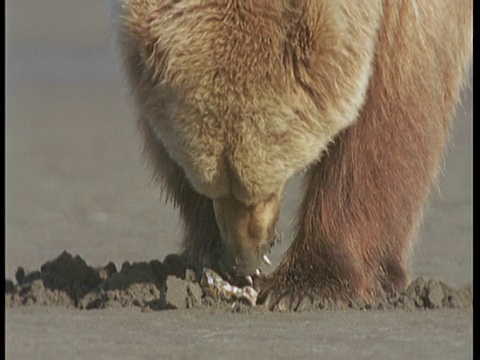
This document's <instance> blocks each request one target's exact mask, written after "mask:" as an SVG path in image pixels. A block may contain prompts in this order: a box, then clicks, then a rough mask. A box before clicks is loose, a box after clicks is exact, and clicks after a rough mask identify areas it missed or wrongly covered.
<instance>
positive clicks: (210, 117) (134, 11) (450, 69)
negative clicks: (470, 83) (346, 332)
mask: <svg viewBox="0 0 480 360" xmlns="http://www.w3.org/2000/svg"><path fill="white" fill-rule="evenodd" d="M109 2H110V7H111V10H112V23H113V24H114V25H115V36H116V40H117V44H118V48H119V52H120V55H121V59H122V61H123V62H122V63H123V70H124V73H125V75H126V79H127V82H128V86H129V88H130V89H131V92H132V97H133V99H134V101H135V104H136V109H137V112H138V125H139V128H140V130H141V133H142V136H143V140H144V145H145V153H146V156H147V157H148V158H149V159H150V161H151V164H152V166H153V169H154V174H155V178H156V179H158V181H159V183H160V184H161V185H162V188H163V190H164V194H165V196H166V199H167V200H168V201H171V202H172V203H173V205H174V206H175V207H178V209H179V212H180V216H181V219H182V221H183V225H184V240H183V252H182V254H183V256H184V258H185V259H186V260H187V261H188V263H189V264H190V265H191V266H194V267H195V268H196V269H198V270H199V271H201V269H202V268H203V267H210V268H213V269H215V270H217V271H219V272H220V273H222V274H223V275H224V276H227V277H228V278H229V279H234V281H236V282H238V283H240V282H241V281H243V280H241V279H249V280H251V276H252V275H254V274H255V273H256V272H257V268H258V266H259V264H260V263H261V261H266V262H269V260H268V258H267V257H266V254H267V253H268V252H269V250H270V249H271V247H272V246H273V244H274V243H275V227H276V223H277V219H278V216H279V208H280V204H281V201H282V194H283V191H284V186H285V183H286V182H287V180H288V179H289V178H291V177H292V176H293V175H294V174H297V173H299V172H304V174H305V175H304V182H305V186H304V197H303V201H302V204H301V206H300V209H299V211H298V215H297V223H296V234H295V237H294V240H293V243H292V245H291V246H290V248H289V249H288V250H287V252H286V254H285V255H284V257H283V259H282V260H281V262H280V264H279V265H278V267H277V268H276V269H275V270H274V271H273V272H272V273H271V274H269V275H267V276H263V277H259V278H258V279H259V280H258V282H256V286H259V288H260V295H259V303H264V304H265V305H266V306H267V307H268V308H270V309H272V308H275V307H278V306H281V307H282V308H287V309H292V310H301V309H302V308H303V307H304V306H305V304H308V303H309V301H311V300H312V299H313V298H314V297H326V298H331V299H333V300H335V301H341V302H348V301H350V300H352V299H355V298H360V299H363V300H364V301H366V302H368V301H370V300H371V299H372V297H373V296H375V295H376V294H378V293H379V292H382V291H394V290H401V289H404V288H405V287H406V285H407V282H408V266H407V260H408V255H409V250H410V247H411V244H412V241H413V239H414V237H415V233H416V229H417V228H418V225H419V222H420V218H421V214H422V207H423V205H424V203H425V201H426V199H427V196H428V193H429V189H430V188H431V187H432V184H433V183H434V182H435V179H436V177H437V173H438V172H439V168H440V165H441V161H442V156H443V152H444V147H445V144H446V141H447V139H448V133H449V129H450V125H451V124H450V120H451V118H452V115H453V113H454V109H455V106H456V103H457V102H458V99H459V92H460V89H461V86H462V84H463V83H464V82H465V79H466V73H467V70H468V67H469V63H470V59H471V53H472V37H473V35H472V34H473V25H472V22H473V14H472V7H473V4H472V0H456V1H451V0H434V1H433V0H431V1H430V0H428V1H427V0H426V1H417V0H344V1H342V0H109Z"/></svg>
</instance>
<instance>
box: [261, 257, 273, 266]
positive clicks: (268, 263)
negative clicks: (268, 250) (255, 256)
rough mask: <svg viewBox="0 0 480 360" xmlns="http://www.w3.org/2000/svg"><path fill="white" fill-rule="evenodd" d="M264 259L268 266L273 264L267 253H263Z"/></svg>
mask: <svg viewBox="0 0 480 360" xmlns="http://www.w3.org/2000/svg"><path fill="white" fill-rule="evenodd" d="M262 260H263V262H264V263H265V264H267V265H268V266H270V265H272V262H271V261H270V259H269V258H268V256H267V255H263V256H262Z"/></svg>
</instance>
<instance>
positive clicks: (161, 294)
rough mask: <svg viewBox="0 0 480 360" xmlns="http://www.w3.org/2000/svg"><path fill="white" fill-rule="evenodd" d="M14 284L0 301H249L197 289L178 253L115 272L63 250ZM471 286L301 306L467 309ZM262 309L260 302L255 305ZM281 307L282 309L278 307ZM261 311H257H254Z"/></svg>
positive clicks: (417, 284)
mask: <svg viewBox="0 0 480 360" xmlns="http://www.w3.org/2000/svg"><path fill="white" fill-rule="evenodd" d="M15 279H16V283H14V282H13V281H12V280H9V279H5V305H6V306H7V307H16V306H25V305H54V306H63V307H70V308H78V309H105V308H119V307H132V306H135V307H139V308H141V309H142V310H144V311H148V310H164V309H187V308H207V309H215V310H223V311H228V312H238V313H245V312H250V311H251V310H252V306H251V305H249V304H248V303H245V302H244V301H241V300H237V301H233V302H232V301H225V300H222V299H220V298H213V297H211V296H210V295H211V294H209V292H208V291H206V289H202V287H201V286H200V282H199V279H198V278H197V277H196V276H195V273H194V272H193V271H192V270H191V269H188V268H187V266H186V264H185V262H184V261H183V259H182V258H181V257H180V256H178V255H174V254H171V255H168V256H167V257H166V258H165V259H164V261H163V262H160V261H158V260H152V261H150V262H139V263H133V264H130V263H129V262H125V263H124V264H123V265H122V267H121V269H120V271H118V270H117V267H116V266H115V264H113V263H111V262H110V263H108V264H107V265H105V266H103V267H98V268H94V267H92V266H89V265H87V263H86V262H85V260H83V259H82V258H81V257H79V256H78V255H77V256H72V255H71V254H69V253H68V252H66V251H64V252H63V253H62V254H60V255H59V256H58V257H57V258H56V259H54V260H52V261H48V262H46V263H45V264H44V265H42V266H41V268H40V271H38V270H35V271H31V272H27V271H25V269H24V268H23V267H19V268H18V269H17V271H16V274H15ZM472 300H473V289H472V286H471V285H470V286H468V287H466V288H463V289H454V288H452V287H450V286H448V285H447V284H445V283H443V282H441V281H437V280H433V279H431V280H428V281H427V280H425V279H423V278H421V277H419V278H417V279H415V280H414V281H413V282H412V283H411V284H410V285H409V286H408V288H407V289H406V290H405V291H404V292H399V293H391V294H381V295H379V296H377V297H376V298H375V299H374V301H372V302H371V303H369V304H367V303H365V302H363V301H361V300H359V301H352V302H350V303H349V304H348V305H345V304H343V303H339V302H333V301H331V300H329V299H313V301H312V300H309V301H307V303H306V304H303V305H302V309H304V310H319V309H326V310H338V309H347V308H350V309H357V310H389V309H404V310H416V309H438V308H471V307H472ZM255 309H256V310H260V309H264V307H263V306H261V307H260V306H257V307H255ZM280 310H282V309H280ZM260 311H261V310H260Z"/></svg>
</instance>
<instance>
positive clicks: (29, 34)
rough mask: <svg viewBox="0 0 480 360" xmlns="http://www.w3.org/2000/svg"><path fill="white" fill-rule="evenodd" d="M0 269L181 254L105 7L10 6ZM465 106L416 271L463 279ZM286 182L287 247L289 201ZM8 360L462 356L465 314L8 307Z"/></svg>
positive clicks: (468, 344)
mask: <svg viewBox="0 0 480 360" xmlns="http://www.w3.org/2000/svg"><path fill="white" fill-rule="evenodd" d="M6 22H7V27H6V43H7V44H6V45H7V48H6V123H5V127H6V242H5V249H6V256H5V273H6V274H5V275H6V277H8V278H10V279H13V278H14V273H15V269H16V268H17V267H18V266H20V265H21V266H24V267H25V268H26V269H30V270H33V269H38V268H39V267H40V266H41V265H42V264H43V263H45V262H46V261H48V260H51V259H53V258H55V257H56V256H58V255H59V254H60V253H61V252H62V251H63V250H67V251H68V252H70V253H72V254H78V255H80V256H81V257H83V258H84V259H85V260H86V261H87V262H88V263H89V264H91V265H93V266H100V265H105V264H107V263H108V262H109V261H113V262H114V263H116V264H117V266H120V265H121V264H122V263H123V262H124V261H126V260H128V261H131V262H133V261H149V260H152V259H159V260H162V259H163V258H164V257H165V255H167V254H169V253H172V252H175V251H176V250H177V249H178V244H179V240H180V227H179V220H178V217H177V214H176V212H175V211H174V210H173V209H172V208H171V207H170V206H169V205H164V203H163V201H160V192H159V189H158V188H157V187H155V186H154V184H152V183H151V181H150V172H149V170H148V169H147V167H146V165H145V163H144V161H143V160H142V157H141V144H140V137H139V136H138V134H137V133H136V129H135V124H134V113H133V110H132V106H131V102H130V101H129V99H128V97H127V96H126V92H125V91H124V90H123V87H122V80H121V78H120V76H119V75H118V63H117V60H116V58H115V56H114V55H113V49H112V46H111V43H110V41H109V35H108V30H107V14H106V3H105V1H99V0H84V1H76V2H73V1H72V2H66V1H61V0H43V1H41V2H39V1H34V0H22V1H17V0H8V1H7V2H6ZM462 99H463V106H462V107H461V108H459V109H458V111H457V117H456V119H455V122H454V128H453V129H454V131H453V136H452V139H451V144H450V146H449V149H448V152H447V156H446V161H445V166H444V169H443V173H442V178H441V180H440V183H439V187H438V190H437V191H434V192H433V194H432V198H431V202H430V205H429V206H428V208H427V210H426V212H425V217H424V222H423V225H422V228H421V231H420V234H419V239H418V241H417V242H416V244H415V246H414V254H413V257H412V261H411V267H412V277H416V276H425V277H427V278H430V277H432V278H435V279H439V280H442V281H445V282H447V283H448V284H450V285H452V286H458V287H459V286H464V285H467V284H469V283H471V282H472V280H473V271H472V240H473V235H472V233H473V231H472V226H473V225H472V222H473V220H472V93H471V90H466V91H464V93H463V96H462ZM298 185H299V182H298V179H294V180H293V181H292V182H291V183H290V184H289V186H288V189H287V199H286V201H285V203H284V206H283V208H282V216H281V223H280V228H281V230H282V231H283V233H284V242H283V244H282V246H279V247H278V248H276V249H275V250H274V254H273V256H272V260H274V261H278V259H279V257H280V256H281V254H282V252H283V251H284V250H285V248H286V246H288V243H289V241H288V239H289V238H290V228H291V222H292V214H294V211H295V208H296V206H297V205H298V199H299V198H298V196H299V194H298ZM5 311H6V355H7V358H8V359H52V358H65V359H67V358H68V359H90V358H96V359H141V358H146V359H149V358H154V357H155V358H169V359H184V358H185V359H187V358H192V359H193V358H195V359H212V358H225V359H226V358H233V359H266V358H278V359H290V358H323V359H375V358H378V359H401V358H408V359H430V358H431V359H471V358H472V356H473V355H472V346H473V345H472V344H473V338H472V331H473V312H472V310H471V309H470V310H456V309H440V310H429V311H413V312H405V311H367V312H364V311H353V310H352V311H324V312H316V313H301V314H282V313H266V314H226V313H222V312H210V311H200V310H188V311H159V312H146V313H142V312H141V311H139V310H138V309H136V308H129V309H116V310H113V309H111V310H91V311H80V310H68V309H64V308H59V307H58V308H57V307H40V306H33V307H23V308H7V309H6V310H5Z"/></svg>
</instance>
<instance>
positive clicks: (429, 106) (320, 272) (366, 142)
mask: <svg viewBox="0 0 480 360" xmlns="http://www.w3.org/2000/svg"><path fill="white" fill-rule="evenodd" d="M401 11H402V9H400V14H398V15H397V16H400V17H402V16H404V15H405V16H408V14H403V13H402V12H401ZM385 13H388V12H387V11H385ZM392 19H393V14H392ZM395 24H396V23H395V22H394V21H389V19H386V21H385V23H384V25H383V26H384V29H381V33H383V34H385V33H386V34H391V33H395V34H396V36H395V38H386V37H385V38H382V37H380V39H379V45H378V46H379V50H378V54H379V55H378V56H377V59H376V66H375V69H374V73H373V75H372V79H371V83H370V88H369V93H368V94H367V101H366V104H365V107H364V109H363V111H362V113H361V114H360V117H359V119H358V122H357V123H356V124H355V125H354V126H352V127H350V128H348V129H347V130H345V131H344V132H343V133H341V134H340V135H339V136H338V137H337V138H336V139H335V142H334V144H332V146H331V148H330V149H329V151H328V153H327V154H325V155H324V157H323V158H322V160H321V161H320V162H319V163H318V164H316V165H315V166H313V167H312V168H311V169H310V170H309V172H308V174H307V176H306V184H305V185H306V188H305V198H304V200H303V203H302V205H301V209H300V212H299V216H298V219H299V221H298V224H297V227H298V229H297V235H296V237H295V240H294V243H293V244H292V246H291V248H290V249H289V250H288V252H287V254H286V256H285V257H284V259H283V260H282V261H281V263H280V265H279V266H278V268H277V269H276V270H275V271H274V272H273V274H272V275H271V276H270V277H268V278H267V279H265V281H264V283H263V287H262V292H261V294H260V297H259V302H260V303H262V302H263V303H266V305H267V306H268V307H269V308H274V307H280V308H291V309H296V308H297V307H298V306H299V305H298V304H299V303H300V302H301V301H302V299H305V298H306V299H309V298H310V299H311V297H312V296H314V295H315V296H319V297H332V298H334V299H337V300H342V301H348V300H349V299H353V298H363V299H364V300H366V301H368V300H369V299H371V297H372V296H373V295H374V294H375V293H377V292H379V291H381V290H382V289H383V290H386V291H391V290H399V289H403V288H404V287H405V286H406V285H407V282H408V277H407V262H406V261H407V256H408V253H409V249H410V246H411V242H412V240H413V238H414V236H415V230H416V228H417V225H418V222H419V219H420V217H421V211H422V205H423V202H424V200H425V198H426V196H427V194H428V190H429V188H430V186H431V185H432V181H433V180H434V179H435V176H436V173H437V169H438V167H439V165H440V162H441V158H442V153H443V149H444V144H445V141H446V138H447V133H448V128H449V118H450V115H451V114H452V113H453V109H454V104H455V100H456V94H457V90H458V88H459V84H460V80H461V78H462V74H461V73H460V72H461V71H462V70H463V68H462V67H461V66H458V63H459V61H458V59H453V57H454V55H450V54H447V53H445V52H444V51H443V50H441V49H438V53H437V54H435V56H430V57H429V56H426V54H424V53H422V52H421V51H420V50H421V47H420V46H419V43H418V40H417V39H416V37H415V34H409V33H408V29H402V28H400V27H399V28H398V29H394V28H393V27H394V26H396V25H395ZM389 27H391V28H389ZM426 41H428V38H427V40H426ZM406 46H410V47H414V46H419V49H418V52H415V51H413V52H412V51H410V52H409V56H412V54H415V57H414V58H410V59H408V61H407V60H405V59H401V56H402V54H403V53H404V52H403V51H402V49H403V48H404V47H406ZM444 46H445V49H448V48H454V47H455V46H456V45H455V46H454V45H453V44H444ZM405 53H406V51H405ZM391 54H394V55H393V56H392V55H391ZM390 56H392V57H390ZM459 56H460V55H459ZM378 64H382V66H379V65H378ZM442 74H445V75H442ZM301 304H302V305H301V306H300V307H302V306H303V304H305V301H303V302H302V303H301Z"/></svg>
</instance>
